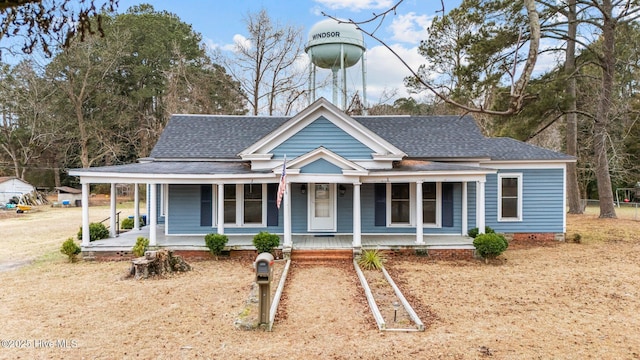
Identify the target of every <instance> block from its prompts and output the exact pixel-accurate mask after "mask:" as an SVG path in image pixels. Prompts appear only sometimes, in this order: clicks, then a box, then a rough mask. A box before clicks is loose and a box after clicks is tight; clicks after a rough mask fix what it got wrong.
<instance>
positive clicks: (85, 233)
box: [82, 183, 91, 246]
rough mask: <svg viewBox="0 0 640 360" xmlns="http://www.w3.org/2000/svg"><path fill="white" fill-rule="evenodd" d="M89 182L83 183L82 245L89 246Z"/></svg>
mask: <svg viewBox="0 0 640 360" xmlns="http://www.w3.org/2000/svg"><path fill="white" fill-rule="evenodd" d="M90 241H91V233H90V232H89V184H88V183H82V246H89V242H90Z"/></svg>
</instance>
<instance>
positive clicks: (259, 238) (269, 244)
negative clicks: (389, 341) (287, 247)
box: [253, 231, 280, 253]
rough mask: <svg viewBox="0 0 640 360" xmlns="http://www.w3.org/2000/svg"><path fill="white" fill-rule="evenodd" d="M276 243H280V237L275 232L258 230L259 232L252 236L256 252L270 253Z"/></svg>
mask: <svg viewBox="0 0 640 360" xmlns="http://www.w3.org/2000/svg"><path fill="white" fill-rule="evenodd" d="M278 245H280V237H279V236H278V235H276V234H271V233H269V232H266V231H260V233H258V234H257V235H256V236H254V237H253V246H255V247H256V250H258V253H263V252H268V253H270V252H271V251H273V249H274V248H276V247H277V246H278Z"/></svg>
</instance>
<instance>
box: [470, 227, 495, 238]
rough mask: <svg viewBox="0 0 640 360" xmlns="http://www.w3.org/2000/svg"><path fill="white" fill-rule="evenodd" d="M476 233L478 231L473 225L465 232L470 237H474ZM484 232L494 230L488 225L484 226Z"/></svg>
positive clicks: (492, 232) (488, 232)
mask: <svg viewBox="0 0 640 360" xmlns="http://www.w3.org/2000/svg"><path fill="white" fill-rule="evenodd" d="M478 233H479V230H478V228H477V227H474V228H473V229H469V231H468V232H467V235H469V237H472V238H474V239H475V238H476V236H478ZM484 233H485V234H495V233H496V231H495V230H493V229H492V228H490V227H488V226H485V227H484Z"/></svg>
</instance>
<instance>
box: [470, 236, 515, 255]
mask: <svg viewBox="0 0 640 360" xmlns="http://www.w3.org/2000/svg"><path fill="white" fill-rule="evenodd" d="M473 246H475V247H476V251H478V254H479V255H480V256H482V257H483V258H485V260H486V259H494V258H495V257H496V256H498V255H500V254H502V252H504V251H505V250H507V247H508V246H509V243H508V242H507V240H506V239H505V238H504V236H502V235H500V234H496V233H487V234H480V235H478V236H476V238H475V239H473Z"/></svg>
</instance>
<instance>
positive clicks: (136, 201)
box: [133, 183, 140, 230]
mask: <svg viewBox="0 0 640 360" xmlns="http://www.w3.org/2000/svg"><path fill="white" fill-rule="evenodd" d="M133 186H134V188H133V228H134V229H136V230H140V189H139V188H140V186H138V183H135V184H133Z"/></svg>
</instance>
